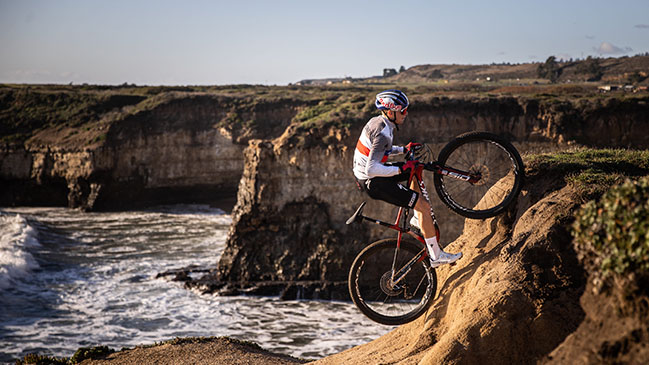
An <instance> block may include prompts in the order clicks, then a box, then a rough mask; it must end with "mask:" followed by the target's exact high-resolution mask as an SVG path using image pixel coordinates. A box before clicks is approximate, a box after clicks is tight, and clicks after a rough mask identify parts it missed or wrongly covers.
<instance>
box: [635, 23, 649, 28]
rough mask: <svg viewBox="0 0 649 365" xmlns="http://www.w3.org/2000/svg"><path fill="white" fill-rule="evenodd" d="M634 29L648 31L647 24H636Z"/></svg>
mask: <svg viewBox="0 0 649 365" xmlns="http://www.w3.org/2000/svg"><path fill="white" fill-rule="evenodd" d="M635 27H636V28H640V29H649V24H637V25H636V26H635Z"/></svg>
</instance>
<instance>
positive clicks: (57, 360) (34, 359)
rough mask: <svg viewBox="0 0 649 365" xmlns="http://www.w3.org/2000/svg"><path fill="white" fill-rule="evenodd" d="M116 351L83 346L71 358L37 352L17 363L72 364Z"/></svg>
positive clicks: (38, 364)
mask: <svg viewBox="0 0 649 365" xmlns="http://www.w3.org/2000/svg"><path fill="white" fill-rule="evenodd" d="M113 352H115V350H113V349H110V348H108V347H107V346H96V347H81V348H79V349H78V350H77V351H76V352H75V353H74V355H72V357H71V358H69V359H66V358H64V357H54V356H43V355H37V354H29V355H26V356H25V357H24V358H23V359H22V360H17V361H16V365H28V364H35V365H71V364H79V363H81V362H82V361H83V360H86V359H102V358H104V357H106V356H108V355H110V354H112V353H113Z"/></svg>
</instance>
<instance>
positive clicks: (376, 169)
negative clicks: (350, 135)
mask: <svg viewBox="0 0 649 365" xmlns="http://www.w3.org/2000/svg"><path fill="white" fill-rule="evenodd" d="M394 127H395V125H394V123H392V122H391V121H389V120H388V118H386V117H385V116H383V115H379V116H376V117H374V118H372V119H370V121H369V122H367V124H366V125H365V127H364V128H363V131H362V132H361V136H360V138H359V139H358V143H356V150H355V151H354V176H356V178H357V179H359V180H367V179H371V178H373V177H377V176H394V175H398V174H399V173H400V171H399V167H397V166H386V165H384V163H385V162H386V161H387V160H388V156H389V155H391V154H400V153H403V152H404V148H403V147H400V146H392V133H393V131H394Z"/></svg>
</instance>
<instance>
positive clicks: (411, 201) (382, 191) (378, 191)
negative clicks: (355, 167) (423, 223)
mask: <svg viewBox="0 0 649 365" xmlns="http://www.w3.org/2000/svg"><path fill="white" fill-rule="evenodd" d="M407 179H408V176H407V175H406V174H400V175H395V176H390V177H374V178H371V179H368V180H361V181H359V184H360V185H361V186H362V187H363V190H365V191H366V192H367V194H368V195H369V196H370V198H372V199H378V200H383V201H385V202H388V203H390V204H394V205H397V206H400V207H405V208H414V207H415V204H417V199H418V198H419V193H417V192H416V191H414V190H412V189H409V188H407V187H406V186H404V185H402V184H400V182H401V181H405V180H407Z"/></svg>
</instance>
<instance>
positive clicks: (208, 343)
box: [81, 337, 306, 365]
mask: <svg viewBox="0 0 649 365" xmlns="http://www.w3.org/2000/svg"><path fill="white" fill-rule="evenodd" d="M305 362H306V361H304V360H300V359H296V358H294V357H290V356H287V355H279V354H274V353H272V352H269V351H266V350H264V349H262V348H261V347H259V346H256V345H254V344H252V343H248V342H242V341H237V340H233V339H231V338H228V337H215V338H210V339H206V340H204V341H200V342H197V343H181V344H170V343H167V344H163V345H159V346H139V347H136V348H134V349H130V350H123V351H120V352H116V353H113V354H111V355H109V356H107V357H106V358H105V359H102V360H85V361H83V362H81V364H83V365H132V364H159V365H163V364H169V365H185V364H187V365H190V364H205V365H230V364H255V365H256V364H263V365H265V364H268V365H284V364H302V363H305Z"/></svg>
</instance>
